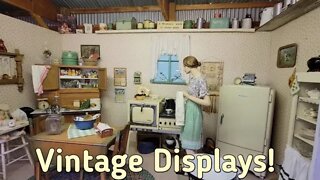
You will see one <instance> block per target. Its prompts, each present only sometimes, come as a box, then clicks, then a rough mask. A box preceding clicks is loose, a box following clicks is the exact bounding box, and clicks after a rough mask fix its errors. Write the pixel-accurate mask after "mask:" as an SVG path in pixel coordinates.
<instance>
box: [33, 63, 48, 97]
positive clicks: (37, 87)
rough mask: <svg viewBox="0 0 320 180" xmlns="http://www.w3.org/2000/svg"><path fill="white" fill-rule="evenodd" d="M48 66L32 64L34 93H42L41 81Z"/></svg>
mask: <svg viewBox="0 0 320 180" xmlns="http://www.w3.org/2000/svg"><path fill="white" fill-rule="evenodd" d="M49 69H50V66H40V65H32V82H33V90H34V93H37V94H38V95H41V94H42V93H43V85H42V83H43V81H44V80H45V79H46V77H47V74H48V72H49Z"/></svg>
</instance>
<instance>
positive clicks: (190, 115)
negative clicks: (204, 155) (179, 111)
mask: <svg viewBox="0 0 320 180" xmlns="http://www.w3.org/2000/svg"><path fill="white" fill-rule="evenodd" d="M201 133H202V110H201V108H200V106H199V105H198V104H196V103H194V102H193V101H191V100H187V103H186V105H185V121H184V127H183V128H182V131H181V136H180V139H181V146H182V148H183V149H192V150H198V149H200V148H201V144H202V143H201Z"/></svg>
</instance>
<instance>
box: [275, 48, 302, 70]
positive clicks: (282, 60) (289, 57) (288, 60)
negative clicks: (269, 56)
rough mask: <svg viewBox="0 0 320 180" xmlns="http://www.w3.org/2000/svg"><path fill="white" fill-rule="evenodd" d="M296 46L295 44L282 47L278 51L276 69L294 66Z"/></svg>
mask: <svg viewBox="0 0 320 180" xmlns="http://www.w3.org/2000/svg"><path fill="white" fill-rule="evenodd" d="M297 49H298V46H297V44H296V43H294V44H289V45H286V46H282V47H280V48H279V50H278V59H277V67H278V68H290V67H293V66H295V65H296V57H297Z"/></svg>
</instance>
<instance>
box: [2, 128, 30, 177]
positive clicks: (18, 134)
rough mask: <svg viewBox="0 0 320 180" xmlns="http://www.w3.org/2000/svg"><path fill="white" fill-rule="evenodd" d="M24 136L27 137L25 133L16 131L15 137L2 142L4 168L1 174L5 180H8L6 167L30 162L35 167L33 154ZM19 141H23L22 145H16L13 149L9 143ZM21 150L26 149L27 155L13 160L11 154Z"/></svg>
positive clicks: (9, 137)
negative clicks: (26, 161)
mask: <svg viewBox="0 0 320 180" xmlns="http://www.w3.org/2000/svg"><path fill="white" fill-rule="evenodd" d="M24 135H25V132H24V131H16V132H14V135H12V136H8V138H5V139H1V140H0V149H1V150H0V156H1V166H2V172H1V173H0V174H2V176H3V179H4V180H5V179H6V178H7V172H6V166H8V165H10V164H12V163H14V162H16V161H19V160H29V161H30V164H31V165H32V167H34V166H33V161H32V158H31V154H30V152H29V149H28V143H27V142H26V140H25V138H24ZM17 139H20V140H21V144H15V146H14V147H13V148H10V146H9V142H10V141H13V140H17ZM21 148H24V150H25V151H26V154H24V155H22V156H20V157H17V158H14V160H11V159H10V153H11V152H14V151H17V150H19V149H21Z"/></svg>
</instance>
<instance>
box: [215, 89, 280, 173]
mask: <svg viewBox="0 0 320 180" xmlns="http://www.w3.org/2000/svg"><path fill="white" fill-rule="evenodd" d="M274 98H275V91H274V90H273V89H271V88H270V87H259V86H248V85H224V86H222V87H221V89H220V97H219V114H218V115H219V116H218V117H219V119H218V122H217V123H218V125H217V127H218V128H217V139H216V142H217V147H218V148H219V149H220V154H221V155H226V154H231V155H234V156H238V155H243V156H244V157H245V158H246V157H247V156H248V155H250V154H251V155H253V156H255V155H260V154H264V155H266V156H267V155H268V149H269V145H270V139H271V128H272V120H273V108H274ZM266 162H268V161H266ZM238 165H239V162H238ZM254 167H255V166H254V163H252V164H251V167H250V170H251V171H252V170H253V168H254ZM265 174H266V173H255V175H257V176H260V177H265Z"/></svg>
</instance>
